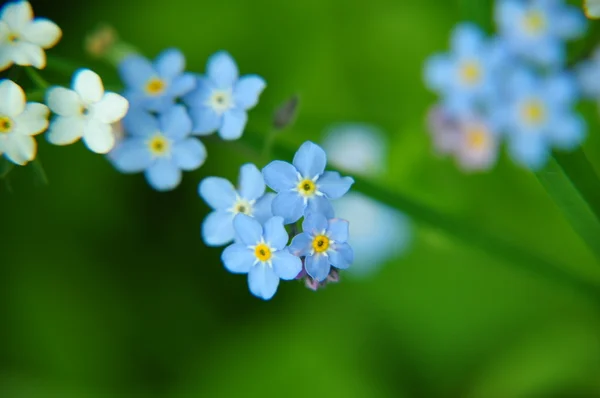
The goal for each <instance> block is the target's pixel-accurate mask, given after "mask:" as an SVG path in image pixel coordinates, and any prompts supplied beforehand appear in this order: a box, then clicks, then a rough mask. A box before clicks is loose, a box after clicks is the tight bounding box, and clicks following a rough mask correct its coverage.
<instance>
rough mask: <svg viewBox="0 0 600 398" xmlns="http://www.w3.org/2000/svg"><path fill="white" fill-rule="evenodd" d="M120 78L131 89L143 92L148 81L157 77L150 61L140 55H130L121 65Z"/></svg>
mask: <svg viewBox="0 0 600 398" xmlns="http://www.w3.org/2000/svg"><path fill="white" fill-rule="evenodd" d="M118 69H119V76H121V80H123V82H124V83H125V85H126V86H127V87H129V88H135V89H137V90H140V91H143V89H144V88H145V86H146V83H147V82H148V80H149V79H150V78H151V77H153V76H155V75H156V72H155V71H154V68H153V67H152V64H151V63H150V61H148V60H147V59H146V58H144V57H142V56H140V55H130V56H128V57H127V58H125V59H124V60H123V61H121V63H120V64H119V67H118Z"/></svg>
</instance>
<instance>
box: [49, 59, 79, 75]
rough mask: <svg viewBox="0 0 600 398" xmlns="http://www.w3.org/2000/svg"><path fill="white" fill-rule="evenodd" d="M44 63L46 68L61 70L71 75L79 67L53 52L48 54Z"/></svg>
mask: <svg viewBox="0 0 600 398" xmlns="http://www.w3.org/2000/svg"><path fill="white" fill-rule="evenodd" d="M46 64H47V65H46V68H48V69H49V70H54V71H57V72H61V73H64V74H65V75H67V76H71V75H72V74H73V73H74V72H75V71H76V70H77V69H79V68H80V66H79V65H77V64H75V63H73V62H72V61H71V60H69V59H65V58H61V57H57V56H56V55H53V54H52V55H48V62H47V63H46Z"/></svg>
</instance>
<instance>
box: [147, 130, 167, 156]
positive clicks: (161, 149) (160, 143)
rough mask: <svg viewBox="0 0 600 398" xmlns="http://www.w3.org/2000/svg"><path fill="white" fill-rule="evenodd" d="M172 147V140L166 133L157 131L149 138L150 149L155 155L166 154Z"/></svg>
mask: <svg viewBox="0 0 600 398" xmlns="http://www.w3.org/2000/svg"><path fill="white" fill-rule="evenodd" d="M170 148H171V142H170V141H169V140H168V139H167V137H165V136H164V135H162V134H160V133H157V134H156V135H155V136H154V137H152V138H150V139H149V140H148V149H149V150H150V153H151V154H152V155H153V156H155V157H161V156H166V155H167V154H168V153H169V150H170Z"/></svg>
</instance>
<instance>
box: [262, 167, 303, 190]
mask: <svg viewBox="0 0 600 398" xmlns="http://www.w3.org/2000/svg"><path fill="white" fill-rule="evenodd" d="M262 174H263V177H264V178H265V182H266V184H267V185H268V186H269V188H271V189H272V190H274V191H276V192H282V191H289V190H291V189H294V188H295V187H296V184H297V183H298V172H297V171H296V169H295V168H294V166H292V165H291V164H289V163H287V162H283V161H281V160H275V161H273V162H271V163H269V164H268V165H266V166H265V167H264V168H263V170H262Z"/></svg>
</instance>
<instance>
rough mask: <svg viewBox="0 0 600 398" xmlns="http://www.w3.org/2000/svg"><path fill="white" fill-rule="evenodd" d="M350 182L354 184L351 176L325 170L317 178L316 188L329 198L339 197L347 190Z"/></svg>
mask: <svg viewBox="0 0 600 398" xmlns="http://www.w3.org/2000/svg"><path fill="white" fill-rule="evenodd" d="M352 184H354V179H352V177H342V176H340V173H338V172H335V171H326V172H325V173H323V175H322V176H321V177H319V179H318V180H317V187H318V190H319V191H320V192H323V193H324V194H325V195H327V197H328V198H329V199H339V198H341V197H342V196H344V195H345V194H346V192H348V190H349V189H350V187H351V186H352Z"/></svg>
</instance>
